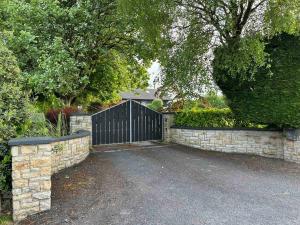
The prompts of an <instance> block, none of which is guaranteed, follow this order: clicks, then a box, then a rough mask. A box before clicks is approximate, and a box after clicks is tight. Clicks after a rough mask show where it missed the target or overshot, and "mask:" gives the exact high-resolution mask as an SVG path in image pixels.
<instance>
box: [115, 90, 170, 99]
mask: <svg viewBox="0 0 300 225" xmlns="http://www.w3.org/2000/svg"><path fill="white" fill-rule="evenodd" d="M156 91H157V90H156V89H146V90H142V89H135V90H134V91H131V92H121V93H120V95H121V97H122V99H123V100H128V99H133V100H150V101H151V100H154V99H157V98H159V97H158V96H157V95H156V94H155V93H156ZM161 99H162V100H164V101H170V100H172V99H171V98H170V97H169V96H163V97H162V98H161Z"/></svg>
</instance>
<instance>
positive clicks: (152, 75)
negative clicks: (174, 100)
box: [148, 62, 161, 88]
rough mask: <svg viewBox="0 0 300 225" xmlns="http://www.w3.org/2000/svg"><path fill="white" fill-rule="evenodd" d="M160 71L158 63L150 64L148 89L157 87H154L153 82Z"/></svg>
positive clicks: (156, 85)
mask: <svg viewBox="0 0 300 225" xmlns="http://www.w3.org/2000/svg"><path fill="white" fill-rule="evenodd" d="M160 71H161V68H160V65H159V63H158V62H154V63H152V65H151V67H150V68H149V69H148V73H149V74H150V80H149V87H150V88H157V87H158V86H159V85H158V84H155V85H154V80H155V78H157V77H158V76H159V73H160Z"/></svg>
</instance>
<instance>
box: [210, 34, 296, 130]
mask: <svg viewBox="0 0 300 225" xmlns="http://www.w3.org/2000/svg"><path fill="white" fill-rule="evenodd" d="M266 42H267V44H266V52H267V53H268V54H269V56H270V66H268V67H267V66H263V67H261V68H259V70H258V71H257V72H256V73H255V76H254V79H252V80H244V79H243V78H242V77H243V76H245V75H244V74H238V75H237V76H236V77H232V78H228V77H227V78H226V79H222V78H224V77H226V74H227V70H224V68H223V67H221V68H220V67H219V66H218V65H220V64H221V61H222V59H219V58H216V59H215V60H219V63H216V64H215V65H214V72H215V77H216V80H217V84H218V85H219V87H220V88H221V89H222V91H223V93H224V94H225V95H226V97H227V98H228V103H229V106H230V108H231V109H232V110H233V112H234V113H235V115H236V116H237V117H239V118H241V120H249V121H251V122H255V123H262V124H269V125H273V126H277V127H300V112H299V108H300V77H299V71H300V64H299V62H300V54H299V52H300V36H293V35H288V34H281V35H278V36H275V37H274V38H272V39H271V40H266ZM220 51H222V49H220ZM250 73H251V72H250ZM248 74H249V73H248ZM247 76H250V75H247ZM251 76H252V75H251Z"/></svg>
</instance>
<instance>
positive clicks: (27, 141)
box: [9, 131, 90, 221]
mask: <svg viewBox="0 0 300 225" xmlns="http://www.w3.org/2000/svg"><path fill="white" fill-rule="evenodd" d="M89 138H90V132H89V131H78V132H77V133H74V134H72V135H70V136H66V137H62V138H50V137H40V138H22V139H13V140H11V141H10V142H9V145H10V146H11V152H12V196H13V197H12V201H13V219H14V221H19V220H21V219H24V218H26V217H27V216H29V215H32V214H35V213H38V212H42V211H45V210H48V209H50V208H51V175H52V174H53V173H56V172H58V171H60V170H61V169H64V168H67V167H70V166H72V165H75V164H77V163H79V162H81V161H83V160H84V159H85V158H86V157H87V156H88V154H89V147H90V146H89Z"/></svg>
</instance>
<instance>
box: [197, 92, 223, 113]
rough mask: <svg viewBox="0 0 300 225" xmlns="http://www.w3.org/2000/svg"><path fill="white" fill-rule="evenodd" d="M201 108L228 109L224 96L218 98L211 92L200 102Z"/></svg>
mask: <svg viewBox="0 0 300 225" xmlns="http://www.w3.org/2000/svg"><path fill="white" fill-rule="evenodd" d="M200 104H201V106H202V108H215V109H225V108H228V105H227V102H226V99H225V97H224V96H219V95H218V94H217V93H215V92H213V91H211V92H209V93H208V94H207V95H206V96H204V98H202V99H201V100H200Z"/></svg>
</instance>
